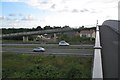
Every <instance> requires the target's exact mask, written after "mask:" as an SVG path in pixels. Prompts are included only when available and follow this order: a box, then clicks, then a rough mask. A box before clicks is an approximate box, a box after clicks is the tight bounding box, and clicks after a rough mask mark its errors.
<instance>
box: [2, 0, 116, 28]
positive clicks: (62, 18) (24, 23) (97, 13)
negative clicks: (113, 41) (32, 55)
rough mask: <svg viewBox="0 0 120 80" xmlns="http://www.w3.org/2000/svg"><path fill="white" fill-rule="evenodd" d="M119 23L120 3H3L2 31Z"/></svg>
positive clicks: (28, 0) (95, 0) (34, 0)
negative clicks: (105, 22)
mask: <svg viewBox="0 0 120 80" xmlns="http://www.w3.org/2000/svg"><path fill="white" fill-rule="evenodd" d="M109 19H113V20H118V0H0V26H1V27H2V28H13V27H14V28H33V27H34V28H36V26H41V27H44V26H45V25H50V26H64V25H69V26H70V27H79V26H82V25H84V26H86V27H92V26H95V25H96V21H97V20H98V21H99V24H100V25H101V24H102V23H103V22H104V21H105V20H109Z"/></svg>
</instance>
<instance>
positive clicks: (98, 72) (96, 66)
mask: <svg viewBox="0 0 120 80" xmlns="http://www.w3.org/2000/svg"><path fill="white" fill-rule="evenodd" d="M101 48H102V47H101V46H100V34H99V27H98V25H97V26H96V38H95V46H94V60H93V73H92V78H93V79H96V78H100V79H103V69H102V59H101Z"/></svg>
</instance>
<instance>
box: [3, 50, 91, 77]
mask: <svg viewBox="0 0 120 80" xmlns="http://www.w3.org/2000/svg"><path fill="white" fill-rule="evenodd" d="M2 58H3V60H2V63H3V64H2V77H3V78H51V79H53V78H55V79H56V78H71V79H74V78H91V73H92V59H93V57H92V56H87V57H82V56H70V55H69V56H55V55H41V54H24V53H23V54H15V53H9V52H6V53H5V52H3V56H2Z"/></svg>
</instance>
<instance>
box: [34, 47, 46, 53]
mask: <svg viewBox="0 0 120 80" xmlns="http://www.w3.org/2000/svg"><path fill="white" fill-rule="evenodd" d="M33 52H45V48H43V47H38V48H34V49H33Z"/></svg>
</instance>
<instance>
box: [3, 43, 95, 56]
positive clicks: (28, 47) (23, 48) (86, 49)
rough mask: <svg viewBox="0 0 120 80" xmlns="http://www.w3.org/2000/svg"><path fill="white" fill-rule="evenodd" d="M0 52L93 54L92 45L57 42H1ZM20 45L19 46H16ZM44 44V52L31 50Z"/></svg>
mask: <svg viewBox="0 0 120 80" xmlns="http://www.w3.org/2000/svg"><path fill="white" fill-rule="evenodd" d="M2 46H3V47H2V52H14V53H18V54H20V53H28V54H53V55H82V56H91V55H93V51H94V50H93V49H92V48H93V45H70V46H58V44H2ZM18 46H20V47H18ZM39 46H44V47H45V49H46V51H45V52H33V48H35V47H39Z"/></svg>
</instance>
